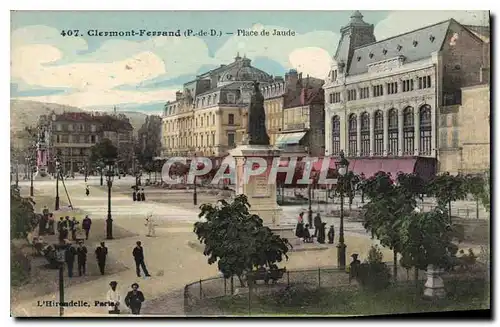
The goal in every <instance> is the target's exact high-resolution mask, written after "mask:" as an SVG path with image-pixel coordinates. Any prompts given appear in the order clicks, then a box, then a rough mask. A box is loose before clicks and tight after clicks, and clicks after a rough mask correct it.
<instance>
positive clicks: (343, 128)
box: [330, 112, 348, 154]
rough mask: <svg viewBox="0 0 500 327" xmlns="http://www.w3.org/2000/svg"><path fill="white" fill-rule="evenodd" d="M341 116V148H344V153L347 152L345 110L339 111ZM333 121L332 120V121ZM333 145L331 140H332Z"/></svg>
mask: <svg viewBox="0 0 500 327" xmlns="http://www.w3.org/2000/svg"><path fill="white" fill-rule="evenodd" d="M339 117H340V150H344V153H346V154H347V138H348V135H347V124H348V121H347V114H346V113H345V112H342V113H339ZM330 123H331V121H330ZM330 137H331V129H330ZM330 146H331V142H330Z"/></svg>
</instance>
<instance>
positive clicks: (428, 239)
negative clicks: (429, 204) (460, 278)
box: [400, 207, 458, 278]
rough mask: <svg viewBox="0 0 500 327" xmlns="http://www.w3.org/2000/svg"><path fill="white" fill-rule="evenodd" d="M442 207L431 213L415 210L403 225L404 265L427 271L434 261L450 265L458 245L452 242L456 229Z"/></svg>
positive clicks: (434, 263)
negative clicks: (453, 231)
mask: <svg viewBox="0 0 500 327" xmlns="http://www.w3.org/2000/svg"><path fill="white" fill-rule="evenodd" d="M447 218H448V217H447V215H446V213H445V210H443V208H441V207H437V208H435V209H434V210H433V211H430V212H413V213H411V214H410V215H408V216H406V217H405V219H404V220H403V221H402V223H401V225H400V234H401V255H402V258H401V265H403V266H404V267H406V268H409V267H415V268H416V269H415V271H416V274H415V278H418V269H420V270H424V269H426V268H427V266H428V265H430V264H432V265H434V266H437V267H442V268H445V267H448V266H449V265H450V263H451V261H452V257H453V256H454V255H455V254H456V253H457V250H458V247H457V246H456V245H455V244H454V243H453V242H452V238H453V233H452V228H451V226H450V225H449V223H448V219H447Z"/></svg>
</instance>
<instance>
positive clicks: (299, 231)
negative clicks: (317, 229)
mask: <svg viewBox="0 0 500 327" xmlns="http://www.w3.org/2000/svg"><path fill="white" fill-rule="evenodd" d="M295 236H297V237H298V238H303V237H304V223H303V222H301V221H300V220H299V222H298V223H297V227H296V228H295Z"/></svg>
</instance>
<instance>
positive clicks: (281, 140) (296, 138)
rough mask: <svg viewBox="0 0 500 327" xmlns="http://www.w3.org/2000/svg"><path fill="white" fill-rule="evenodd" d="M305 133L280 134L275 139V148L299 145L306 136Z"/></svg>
mask: <svg viewBox="0 0 500 327" xmlns="http://www.w3.org/2000/svg"><path fill="white" fill-rule="evenodd" d="M306 133H307V132H297V133H286V134H280V135H279V136H278V138H277V139H276V142H275V144H276V146H278V147H279V146H284V145H293V144H299V142H300V140H302V138H303V137H304V135H306Z"/></svg>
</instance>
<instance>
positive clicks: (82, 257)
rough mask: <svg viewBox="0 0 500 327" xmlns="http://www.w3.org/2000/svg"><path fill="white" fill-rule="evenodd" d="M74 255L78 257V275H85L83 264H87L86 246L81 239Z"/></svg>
mask: <svg viewBox="0 0 500 327" xmlns="http://www.w3.org/2000/svg"><path fill="white" fill-rule="evenodd" d="M76 256H77V258H78V275H80V276H82V275H85V266H86V265H87V247H86V246H85V245H83V241H80V242H78V247H77V248H76Z"/></svg>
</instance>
